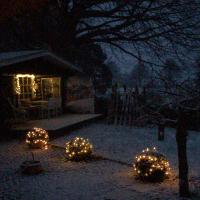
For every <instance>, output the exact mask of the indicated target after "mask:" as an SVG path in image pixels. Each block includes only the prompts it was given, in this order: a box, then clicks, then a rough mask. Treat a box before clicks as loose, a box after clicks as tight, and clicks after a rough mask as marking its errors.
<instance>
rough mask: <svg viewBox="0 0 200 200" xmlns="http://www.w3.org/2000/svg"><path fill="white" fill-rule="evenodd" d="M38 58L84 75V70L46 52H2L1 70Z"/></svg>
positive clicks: (0, 57) (0, 58)
mask: <svg viewBox="0 0 200 200" xmlns="http://www.w3.org/2000/svg"><path fill="white" fill-rule="evenodd" d="M37 58H46V59H48V60H52V59H53V60H54V61H56V62H57V63H59V64H61V65H62V66H63V67H64V68H66V69H67V68H70V69H72V70H75V71H79V72H81V73H82V70H81V69H79V68H78V67H76V66H74V65H73V64H71V63H70V62H68V61H66V60H64V59H63V58H60V57H58V56H56V55H55V54H53V53H51V52H49V51H45V50H26V51H15V52H2V53H0V68H2V67H4V66H9V65H13V64H16V63H20V62H25V61H28V60H33V59H37Z"/></svg>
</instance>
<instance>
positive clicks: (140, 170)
mask: <svg viewBox="0 0 200 200" xmlns="http://www.w3.org/2000/svg"><path fill="white" fill-rule="evenodd" d="M133 167H134V174H135V176H136V178H137V179H140V180H143V181H150V182H161V181H163V180H164V179H166V178H168V177H169V175H170V166H169V162H168V160H167V158H166V157H165V156H164V155H163V154H161V153H158V152H157V150H156V148H155V147H154V148H152V149H149V148H147V149H145V150H143V151H142V153H140V154H139V155H137V156H136V157H135V161H134V164H133Z"/></svg>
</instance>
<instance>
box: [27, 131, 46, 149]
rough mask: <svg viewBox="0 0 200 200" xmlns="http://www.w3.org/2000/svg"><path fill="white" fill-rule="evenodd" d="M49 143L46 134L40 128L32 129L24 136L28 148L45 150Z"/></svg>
mask: <svg viewBox="0 0 200 200" xmlns="http://www.w3.org/2000/svg"><path fill="white" fill-rule="evenodd" d="M48 141H49V136H48V132H47V131H45V130H44V129H42V128H33V129H32V130H30V131H28V133H27V135H26V143H27V144H28V146H29V147H30V148H44V149H47V147H48V146H47V144H48Z"/></svg>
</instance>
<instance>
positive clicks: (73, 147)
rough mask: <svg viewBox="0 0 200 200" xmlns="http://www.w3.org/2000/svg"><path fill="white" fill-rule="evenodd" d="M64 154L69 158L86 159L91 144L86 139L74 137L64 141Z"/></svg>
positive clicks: (90, 152) (75, 159)
mask: <svg viewBox="0 0 200 200" xmlns="http://www.w3.org/2000/svg"><path fill="white" fill-rule="evenodd" d="M66 154H67V158H68V159H69V160H74V161H81V160H86V159H88V158H89V157H90V156H91V154H92V145H91V144H90V143H89V140H88V139H84V138H80V137H75V138H74V139H72V140H70V141H69V142H67V143H66Z"/></svg>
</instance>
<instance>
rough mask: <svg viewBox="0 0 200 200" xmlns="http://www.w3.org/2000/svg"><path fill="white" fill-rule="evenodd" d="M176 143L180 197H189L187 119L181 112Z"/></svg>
mask: <svg viewBox="0 0 200 200" xmlns="http://www.w3.org/2000/svg"><path fill="white" fill-rule="evenodd" d="M176 142H177V151H178V166H179V196H180V197H189V196H190V192H189V183H188V162H187V118H186V114H185V113H183V112H181V111H180V112H179V118H178V127H177V130H176Z"/></svg>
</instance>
